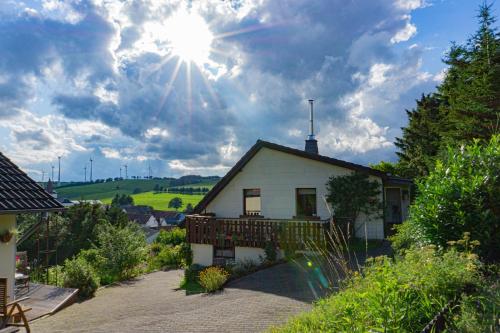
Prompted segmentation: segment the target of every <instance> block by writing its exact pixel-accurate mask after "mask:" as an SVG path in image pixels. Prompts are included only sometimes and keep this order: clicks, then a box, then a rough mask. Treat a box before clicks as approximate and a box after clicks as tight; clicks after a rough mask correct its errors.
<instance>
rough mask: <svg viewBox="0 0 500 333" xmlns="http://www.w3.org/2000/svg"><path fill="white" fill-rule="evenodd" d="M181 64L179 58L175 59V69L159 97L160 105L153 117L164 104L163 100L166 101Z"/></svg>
mask: <svg viewBox="0 0 500 333" xmlns="http://www.w3.org/2000/svg"><path fill="white" fill-rule="evenodd" d="M181 64H182V59H181V58H179V59H178V60H177V64H176V65H175V69H174V71H173V72H172V75H171V76H170V80H169V81H168V84H167V87H166V89H165V93H164V94H163V96H162V97H161V100H160V105H159V106H158V111H157V112H156V115H155V118H156V117H158V114H159V113H160V112H161V109H163V106H164V105H165V102H166V101H167V98H168V96H169V95H170V92H171V91H172V87H173V85H174V82H175V79H176V78H177V75H178V74H179V69H180V68H181Z"/></svg>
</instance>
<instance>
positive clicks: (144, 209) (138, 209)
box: [120, 205, 153, 215]
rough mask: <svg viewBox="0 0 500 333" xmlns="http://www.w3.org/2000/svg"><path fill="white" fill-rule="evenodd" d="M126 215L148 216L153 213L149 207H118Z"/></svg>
mask: <svg viewBox="0 0 500 333" xmlns="http://www.w3.org/2000/svg"><path fill="white" fill-rule="evenodd" d="M120 208H121V209H123V210H124V211H125V212H126V213H127V214H128V213H130V214H150V215H151V213H152V212H153V210H152V209H151V207H149V206H134V205H125V206H120Z"/></svg>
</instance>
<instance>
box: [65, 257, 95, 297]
mask: <svg viewBox="0 0 500 333" xmlns="http://www.w3.org/2000/svg"><path fill="white" fill-rule="evenodd" d="M63 285H64V286H65V287H67V288H78V289H79V293H78V294H79V296H80V297H83V298H86V297H90V296H93V295H94V293H95V291H96V290H97V288H99V277H98V275H97V273H96V272H95V270H94V268H93V267H92V265H91V264H89V263H88V262H87V261H86V260H85V259H84V258H83V257H76V258H74V259H66V261H65V262H64V282H63Z"/></svg>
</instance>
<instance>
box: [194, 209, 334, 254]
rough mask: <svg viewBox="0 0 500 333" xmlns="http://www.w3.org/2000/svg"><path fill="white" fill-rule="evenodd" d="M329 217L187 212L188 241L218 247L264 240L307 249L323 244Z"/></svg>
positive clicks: (258, 244) (252, 244) (256, 243)
mask: <svg viewBox="0 0 500 333" xmlns="http://www.w3.org/2000/svg"><path fill="white" fill-rule="evenodd" d="M327 227H328V221H297V220H271V219H252V218H239V219H228V218H216V217H213V216H202V215H189V216H186V231H187V240H188V242H189V243H198V244H211V245H214V246H219V247H233V246H247V247H260V248H264V247H265V246H266V243H267V242H273V243H274V244H275V245H276V246H278V247H280V248H284V247H285V246H289V247H293V248H295V249H306V247H307V246H308V244H309V245H311V244H314V245H315V246H322V245H324V244H325V230H326V229H327Z"/></svg>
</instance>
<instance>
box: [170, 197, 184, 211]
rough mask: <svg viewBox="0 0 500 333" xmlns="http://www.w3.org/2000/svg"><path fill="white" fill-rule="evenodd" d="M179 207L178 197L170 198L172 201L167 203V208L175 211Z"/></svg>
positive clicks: (179, 199) (180, 204)
mask: <svg viewBox="0 0 500 333" xmlns="http://www.w3.org/2000/svg"><path fill="white" fill-rule="evenodd" d="M181 207H182V199H181V198H179V197H175V198H172V200H170V201H169V203H168V208H174V209H175V210H178V209H179V208H181Z"/></svg>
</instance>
